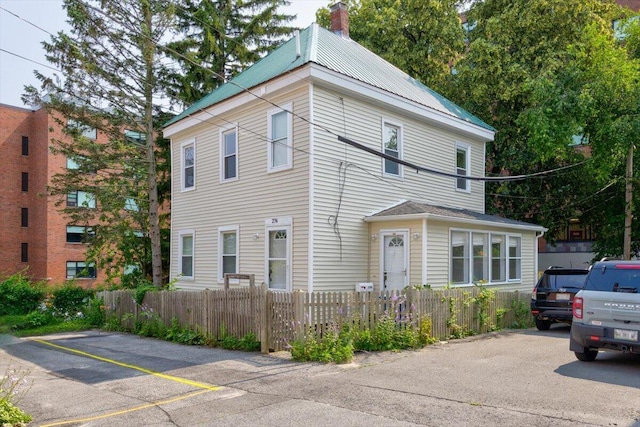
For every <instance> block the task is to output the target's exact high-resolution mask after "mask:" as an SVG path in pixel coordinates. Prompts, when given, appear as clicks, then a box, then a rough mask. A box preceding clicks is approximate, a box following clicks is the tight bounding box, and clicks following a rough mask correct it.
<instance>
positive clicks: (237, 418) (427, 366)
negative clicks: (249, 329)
mask: <svg viewBox="0 0 640 427" xmlns="http://www.w3.org/2000/svg"><path fill="white" fill-rule="evenodd" d="M568 347H569V344H568V328H566V327H554V328H552V329H551V330H550V331H547V332H539V331H534V330H528V331H508V332H501V333H494V334H488V335H483V336H479V337H473V338H470V339H465V340H456V341H451V342H449V343H443V344H438V345H434V346H430V347H427V348H425V349H423V350H420V351H407V352H400V353H379V354H358V355H357V357H356V360H355V361H354V363H351V364H349V365H322V364H316V363H295V362H291V361H289V360H288V359H287V358H286V357H285V355H283V354H272V355H268V356H266V355H260V354H257V353H243V352H235V351H226V350H220V349H211V348H205V347H189V346H182V345H177V344H172V343H167V342H162V341H157V340H154V339H148V338H141V337H138V336H135V335H128V334H120V333H111V332H108V333H107V332H99V331H89V332H82V333H77V334H66V335H50V336H45V337H38V338H28V339H16V338H13V337H9V336H0V372H2V373H3V372H5V371H6V368H7V366H9V365H10V366H11V367H13V368H18V369H19V370H21V371H22V372H28V379H29V381H30V383H31V384H32V385H31V388H30V389H29V390H28V393H27V395H26V396H25V398H24V399H23V400H22V401H21V402H20V407H22V408H23V409H24V410H26V411H27V412H29V413H30V414H31V415H32V416H33V417H34V422H33V423H32V424H33V425H38V426H57V425H86V426H102V425H104V426H149V425H154V426H155V425H157V426H195V425H202V426H227V425H233V426H244V425H247V426H249V425H251V426H274V425H278V426H287V425H291V426H298V425H305V426H326V425H340V426H342V425H349V426H378V425H380V426H382V425H384V426H389V425H393V426H396V425H397V426H403V425H433V426H442V425H451V426H454V425H455V426H465V425H466V426H483V425H486V426H514V425H536V426H584V425H598V426H634V427H640V358H639V357H637V356H632V355H623V354H616V353H605V354H601V355H600V356H599V358H598V360H597V361H596V362H594V363H584V362H579V361H577V360H576V359H575V357H574V356H573V353H571V352H569V349H568Z"/></svg>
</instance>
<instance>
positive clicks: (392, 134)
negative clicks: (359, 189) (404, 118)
mask: <svg viewBox="0 0 640 427" xmlns="http://www.w3.org/2000/svg"><path fill="white" fill-rule="evenodd" d="M382 149H383V151H384V154H386V155H388V156H391V157H395V158H396V159H402V127H401V126H398V125H395V124H391V123H389V122H386V121H383V122H382ZM382 171H383V173H384V174H385V175H394V176H402V166H401V165H400V164H399V163H396V162H394V161H393V160H389V159H383V168H382Z"/></svg>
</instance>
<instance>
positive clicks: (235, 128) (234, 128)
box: [220, 123, 240, 183]
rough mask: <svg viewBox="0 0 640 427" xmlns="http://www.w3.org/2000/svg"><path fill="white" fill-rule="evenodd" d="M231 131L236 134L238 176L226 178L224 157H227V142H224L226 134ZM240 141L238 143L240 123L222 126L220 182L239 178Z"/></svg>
mask: <svg viewBox="0 0 640 427" xmlns="http://www.w3.org/2000/svg"><path fill="white" fill-rule="evenodd" d="M230 131H234V132H235V134H236V154H235V155H236V176H234V177H233V178H225V177H224V172H225V170H224V159H225V144H224V135H225V134H226V133H228V132H230ZM239 145H240V144H239V143H238V125H237V124H236V123H234V124H229V125H227V126H223V127H221V128H220V183H223V182H232V181H237V180H238V175H239V169H240V166H239V158H240V157H239V155H238V147H239Z"/></svg>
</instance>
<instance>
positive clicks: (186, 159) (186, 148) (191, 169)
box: [180, 140, 196, 191]
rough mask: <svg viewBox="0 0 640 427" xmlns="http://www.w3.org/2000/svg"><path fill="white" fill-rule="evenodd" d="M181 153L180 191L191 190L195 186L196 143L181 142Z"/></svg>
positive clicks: (192, 141)
mask: <svg viewBox="0 0 640 427" xmlns="http://www.w3.org/2000/svg"><path fill="white" fill-rule="evenodd" d="M180 147H181V148H180V150H181V152H182V160H181V162H182V167H181V170H182V180H181V182H182V191H186V190H193V189H194V188H195V185H196V143H195V140H191V141H189V142H183V143H182V145H181V146H180Z"/></svg>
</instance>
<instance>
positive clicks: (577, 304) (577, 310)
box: [573, 297, 583, 319]
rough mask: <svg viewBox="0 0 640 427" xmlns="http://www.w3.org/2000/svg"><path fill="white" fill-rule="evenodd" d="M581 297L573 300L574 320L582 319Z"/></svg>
mask: <svg viewBox="0 0 640 427" xmlns="http://www.w3.org/2000/svg"><path fill="white" fill-rule="evenodd" d="M582 304H583V299H582V297H575V298H574V299H573V317H575V318H576V319H582Z"/></svg>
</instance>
